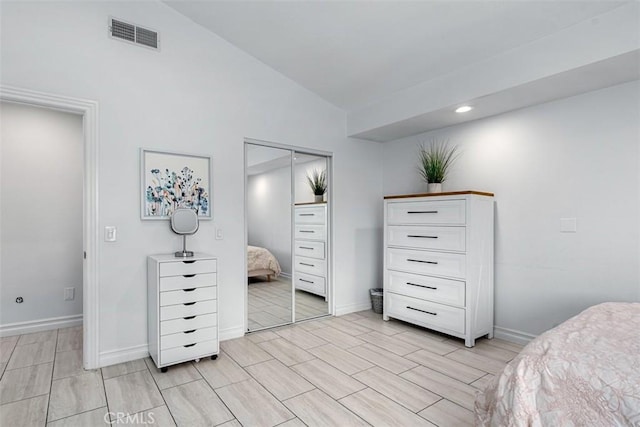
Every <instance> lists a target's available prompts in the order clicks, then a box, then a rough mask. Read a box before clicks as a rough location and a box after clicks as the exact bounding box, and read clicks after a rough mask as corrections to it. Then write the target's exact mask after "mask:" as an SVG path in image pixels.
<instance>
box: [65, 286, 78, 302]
mask: <svg viewBox="0 0 640 427" xmlns="http://www.w3.org/2000/svg"><path fill="white" fill-rule="evenodd" d="M75 298H76V288H64V300H65V301H73V300H74V299H75Z"/></svg>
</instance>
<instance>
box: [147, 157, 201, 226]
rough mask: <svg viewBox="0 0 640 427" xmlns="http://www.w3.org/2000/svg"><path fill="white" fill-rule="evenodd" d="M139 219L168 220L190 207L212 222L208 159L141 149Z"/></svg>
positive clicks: (199, 215)
mask: <svg viewBox="0 0 640 427" xmlns="http://www.w3.org/2000/svg"><path fill="white" fill-rule="evenodd" d="M140 171H141V183H142V192H141V193H142V194H141V199H142V204H141V218H142V219H143V220H146V219H169V218H170V217H171V214H172V213H173V211H174V210H175V209H176V208H191V209H193V210H195V211H196V213H197V214H198V218H199V219H201V220H207V219H211V217H212V215H211V211H212V208H213V206H212V203H211V157H208V156H197V155H193V154H184V153H172V152H167V151H156V150H147V149H144V148H141V149H140Z"/></svg>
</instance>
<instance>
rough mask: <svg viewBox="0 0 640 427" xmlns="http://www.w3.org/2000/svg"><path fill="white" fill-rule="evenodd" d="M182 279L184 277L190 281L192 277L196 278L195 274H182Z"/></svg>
mask: <svg viewBox="0 0 640 427" xmlns="http://www.w3.org/2000/svg"><path fill="white" fill-rule="evenodd" d="M182 277H186V278H187V279H191V278H192V277H196V275H195V274H183V275H182Z"/></svg>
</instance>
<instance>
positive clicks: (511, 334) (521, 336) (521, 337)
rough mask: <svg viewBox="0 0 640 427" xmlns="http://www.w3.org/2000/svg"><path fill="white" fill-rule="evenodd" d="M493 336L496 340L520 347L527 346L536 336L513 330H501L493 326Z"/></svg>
mask: <svg viewBox="0 0 640 427" xmlns="http://www.w3.org/2000/svg"><path fill="white" fill-rule="evenodd" d="M493 336H494V337H496V338H500V339H501V340H505V341H510V342H513V343H516V344H522V345H527V344H528V343H529V341H531V340H532V339H534V338H535V337H536V335H532V334H528V333H526V332H522V331H517V330H515V329H508V328H502V327H500V326H495V327H494V328H493Z"/></svg>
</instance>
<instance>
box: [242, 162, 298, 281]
mask: <svg viewBox="0 0 640 427" xmlns="http://www.w3.org/2000/svg"><path fill="white" fill-rule="evenodd" d="M247 199H248V200H247V232H248V241H249V244H250V245H252V246H261V247H263V248H266V249H268V250H269V251H270V252H271V253H272V254H273V256H275V257H276V259H277V260H278V262H279V263H280V268H282V272H283V273H285V274H287V275H291V168H290V167H288V168H279V169H275V170H272V171H269V172H265V173H261V174H257V175H251V176H249V177H248V179H247Z"/></svg>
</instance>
